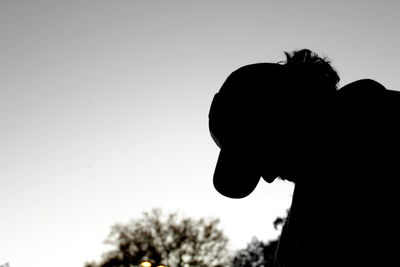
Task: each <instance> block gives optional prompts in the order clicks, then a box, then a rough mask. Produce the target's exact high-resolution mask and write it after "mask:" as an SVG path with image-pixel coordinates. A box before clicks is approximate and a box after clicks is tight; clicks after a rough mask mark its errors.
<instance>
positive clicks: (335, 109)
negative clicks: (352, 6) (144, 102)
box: [209, 49, 400, 267]
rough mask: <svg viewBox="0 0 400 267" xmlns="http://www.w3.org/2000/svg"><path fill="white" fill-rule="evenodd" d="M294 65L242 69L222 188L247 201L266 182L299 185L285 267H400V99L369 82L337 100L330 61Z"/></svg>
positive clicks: (217, 103) (233, 91) (228, 107)
mask: <svg viewBox="0 0 400 267" xmlns="http://www.w3.org/2000/svg"><path fill="white" fill-rule="evenodd" d="M286 55H287V60H286V62H285V63H283V64H282V63H281V64H272V63H261V64H254V65H249V66H245V67H242V68H240V69H239V70H237V71H235V72H233V73H232V74H231V75H230V76H229V77H228V78H227V80H226V81H225V83H224V84H223V86H222V88H221V89H220V91H219V92H218V93H217V94H216V95H215V97H214V99H213V102H212V104H211V108H210V113H209V127H210V132H211V135H212V137H213V139H214V141H215V142H216V143H217V145H218V146H219V147H220V148H221V151H220V155H219V158H218V162H217V166H216V169H215V173H214V178H213V182H214V186H215V188H216V189H217V190H218V192H220V193H221V194H223V195H225V196H227V197H231V198H242V197H246V196H247V195H249V194H250V193H251V192H252V191H253V190H254V188H255V187H256V185H257V183H258V181H259V179H260V177H262V178H263V179H264V180H266V181H267V182H272V181H273V180H274V179H275V178H277V177H280V178H282V179H286V180H290V181H293V182H295V190H294V194H293V200H292V205H291V209H290V213H289V215H288V219H287V221H286V222H285V225H284V228H283V230H282V234H281V238H280V242H279V247H278V251H277V254H276V262H275V265H276V266H284V267H288V266H289V267H292V266H364V265H367V264H368V265H373V266H388V265H389V264H393V263H392V262H395V261H396V260H397V257H396V256H397V254H396V252H397V246H396V245H393V244H394V242H397V240H398V238H399V234H398V228H399V225H400V224H399V219H397V218H398V216H396V215H395V211H397V210H398V207H397V194H398V190H397V186H396V182H397V179H396V178H398V177H399V164H400V161H399V156H398V154H399V151H400V141H399V140H400V139H399V136H400V130H399V127H398V118H399V115H400V93H399V92H395V91H391V90H387V89H386V88H385V87H384V86H383V85H381V84H379V83H378V82H376V81H373V80H368V79H365V80H359V81H356V82H353V83H351V84H348V85H346V86H344V87H343V88H341V89H340V90H336V85H337V82H338V81H339V77H338V75H337V73H336V72H335V71H334V69H333V68H332V67H331V66H330V64H329V61H327V60H326V59H323V58H320V57H318V55H316V54H315V53H313V52H311V51H310V50H306V49H305V50H300V51H295V52H293V53H291V54H288V53H287V54H286Z"/></svg>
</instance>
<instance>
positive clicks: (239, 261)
mask: <svg viewBox="0 0 400 267" xmlns="http://www.w3.org/2000/svg"><path fill="white" fill-rule="evenodd" d="M277 246H278V240H273V241H269V242H268V243H267V242H263V241H260V240H258V239H257V238H255V237H253V239H252V240H251V242H250V243H249V244H248V245H247V247H246V248H245V249H241V250H238V251H237V252H236V254H235V256H234V257H233V259H232V267H273V266H274V257H275V251H276V248H277Z"/></svg>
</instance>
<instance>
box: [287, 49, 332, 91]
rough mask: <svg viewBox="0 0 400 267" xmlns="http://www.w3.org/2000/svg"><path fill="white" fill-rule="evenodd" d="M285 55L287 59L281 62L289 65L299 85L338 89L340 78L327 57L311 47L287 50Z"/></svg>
mask: <svg viewBox="0 0 400 267" xmlns="http://www.w3.org/2000/svg"><path fill="white" fill-rule="evenodd" d="M285 55H286V61H283V62H280V63H282V64H284V65H286V66H287V67H288V69H289V72H290V74H291V75H293V76H292V77H295V80H296V82H298V83H300V84H299V85H301V86H307V87H311V88H310V89H312V88H314V89H318V90H321V89H322V90H324V91H325V92H332V91H336V90H337V88H338V83H339V80H340V78H339V75H338V73H337V72H336V70H335V69H334V68H333V67H332V65H331V62H330V60H329V59H328V58H327V57H320V56H319V55H318V54H317V53H315V52H312V51H311V50H309V49H301V50H295V51H293V52H290V53H289V52H285ZM321 87H322V88H321Z"/></svg>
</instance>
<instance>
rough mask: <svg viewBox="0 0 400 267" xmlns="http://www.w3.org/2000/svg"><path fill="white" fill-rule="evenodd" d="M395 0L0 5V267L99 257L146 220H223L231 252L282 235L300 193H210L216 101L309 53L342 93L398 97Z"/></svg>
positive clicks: (277, 186)
mask: <svg viewBox="0 0 400 267" xmlns="http://www.w3.org/2000/svg"><path fill="white" fill-rule="evenodd" d="M399 11H400V3H399V2H398V1H395V0H393V1H382V0H381V1H379V0H378V1H368V0H364V1H363V0H359V1H351V0H350V1H349V0H346V1H321V0H319V1H317V0H315V1H282V0H281V1H272V0H264V1H244V0H243V1H232V0H226V1H222V0H221V1H218V0H213V1H195V0H185V1H170V0H169V1H164V0H159V1H151V0H149V1H145V0H143V1H139V0H125V1H122V0H107V1H106V0H92V1H85V0H79V1H78V0H64V1H61V0H35V1H32V0H26V1H22V0H0V36H1V37H0V38H1V42H0V212H1V217H0V218H1V219H0V265H1V264H4V263H6V262H8V263H9V264H10V266H12V267H25V266H30V267H53V266H58V267H72V266H83V264H84V263H85V261H91V260H99V259H100V255H101V253H102V252H105V251H106V250H107V249H108V247H107V246H105V245H103V244H102V242H103V241H104V239H105V238H106V237H107V235H108V233H109V231H110V227H111V226H112V225H113V224H115V223H118V222H128V221H129V220H130V219H132V218H138V217H139V216H141V213H142V212H143V211H149V210H150V209H152V208H153V207H160V208H163V209H164V210H165V211H166V212H173V211H179V212H181V214H182V215H187V216H193V217H196V218H197V217H218V218H220V219H221V227H222V229H223V230H224V231H225V234H226V235H227V236H228V237H229V238H230V241H231V248H232V249H237V248H243V247H245V245H246V243H247V242H249V241H250V240H251V238H252V237H253V236H257V237H258V238H260V239H262V240H269V239H273V238H275V237H276V236H277V235H278V234H279V233H278V232H277V231H275V230H274V229H273V226H272V222H273V220H274V219H275V218H276V217H277V216H281V215H284V214H285V210H286V209H287V208H288V207H289V205H290V201H291V194H292V189H293V186H292V185H291V184H290V183H284V182H276V183H274V184H266V183H264V182H260V184H259V186H258V187H257V189H256V191H255V192H254V193H253V194H252V195H250V196H249V197H248V198H245V199H241V200H232V199H228V198H225V197H223V196H221V195H219V194H218V193H217V192H216V191H215V190H214V188H213V186H212V174H213V171H214V167H215V163H216V159H217V156H218V152H219V149H218V147H217V146H216V145H215V144H214V143H213V141H212V139H211V138H210V136H209V132H208V126H207V123H208V118H207V115H208V110H209V106H210V103H211V100H212V97H213V95H214V94H215V93H216V92H217V91H218V90H219V88H220V86H221V85H222V83H223V82H224V80H225V79H226V77H227V75H229V73H231V72H232V71H234V70H235V69H237V68H239V67H240V66H243V65H246V64H251V63H256V62H270V61H273V62H277V61H280V60H283V59H284V57H283V51H291V50H294V49H299V48H305V47H306V48H310V49H312V50H314V51H316V52H318V53H320V54H321V55H327V56H329V57H330V58H331V59H332V62H333V65H334V66H335V67H336V68H337V70H338V71H339V74H340V75H341V79H342V81H341V85H344V84H346V83H348V82H351V81H353V80H356V79H360V78H367V77H368V78H373V79H376V80H378V81H379V82H381V83H382V84H383V85H385V86H386V87H388V88H392V89H395V90H396V89H398V88H400V79H399V78H398V76H397V68H398V64H399V63H398V62H400V55H399V53H398V48H399V47H400V39H399V37H398V29H399V27H400V17H399V15H398V12H399Z"/></svg>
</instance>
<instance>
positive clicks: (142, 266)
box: [140, 261, 151, 267]
mask: <svg viewBox="0 0 400 267" xmlns="http://www.w3.org/2000/svg"><path fill="white" fill-rule="evenodd" d="M140 267H151V262H149V261H142V262H141V263H140Z"/></svg>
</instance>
